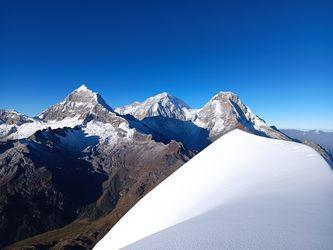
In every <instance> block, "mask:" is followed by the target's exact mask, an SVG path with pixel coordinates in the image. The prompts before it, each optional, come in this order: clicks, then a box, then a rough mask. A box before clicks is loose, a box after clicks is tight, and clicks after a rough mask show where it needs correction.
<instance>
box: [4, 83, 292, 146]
mask: <svg viewBox="0 0 333 250" xmlns="http://www.w3.org/2000/svg"><path fill="white" fill-rule="evenodd" d="M91 121H94V122H95V124H94V125H95V126H100V127H101V128H102V127H103V126H104V125H105V124H107V125H108V126H109V125H110V126H112V129H115V130H117V129H119V128H120V127H122V130H124V131H129V130H130V129H135V130H137V131H139V132H143V133H145V134H155V137H156V138H157V140H161V141H170V140H172V139H175V140H178V141H182V142H183V143H184V144H185V145H186V144H187V145H188V146H189V147H191V145H190V144H193V145H195V144H198V143H199V142H200V143H199V144H205V143H203V142H202V141H203V139H202V138H203V137H207V138H209V141H214V140H216V139H217V138H218V137H220V136H221V135H223V134H225V133H227V132H229V131H231V130H233V129H235V128H239V129H242V130H245V131H248V132H251V133H254V134H258V135H263V136H267V137H273V138H280V139H287V138H286V136H285V135H284V134H282V133H281V132H279V131H278V130H276V129H275V128H272V127H270V126H268V125H267V124H266V123H265V121H264V120H262V119H261V118H259V117H258V116H256V115H255V114H254V113H252V111H251V110H250V109H249V108H248V107H247V106H245V105H244V104H243V103H242V102H241V101H240V99H239V98H238V97H237V95H235V94H234V93H232V92H219V93H218V94H216V95H215V96H213V97H212V98H211V99H210V100H209V101H208V102H207V103H206V104H205V105H204V106H203V107H202V108H201V109H191V108H190V107H189V106H188V105H187V104H186V103H185V102H184V101H182V100H180V99H179V98H177V97H174V96H172V95H170V94H168V93H161V94H158V95H155V96H153V97H149V98H148V99H146V100H145V101H143V102H134V103H132V104H130V105H126V106H123V107H118V108H115V109H113V108H111V107H110V106H109V105H108V104H107V103H106V102H105V101H104V99H103V98H102V97H101V96H100V95H99V94H98V93H95V92H93V91H91V90H90V89H88V88H87V87H86V85H82V86H80V87H79V88H77V89H76V90H74V91H73V92H72V93H70V94H69V95H68V96H67V97H66V98H65V99H64V100H63V101H62V102H60V103H58V104H55V105H53V106H51V107H50V108H48V109H47V110H45V111H43V112H42V113H40V114H39V115H38V116H37V117H34V118H32V117H27V116H25V115H23V114H20V113H18V112H16V111H8V110H2V111H1V112H0V139H1V140H4V139H20V138H26V137H29V136H30V135H32V134H33V133H34V132H35V131H37V130H41V129H45V128H47V127H51V128H53V129H54V128H62V127H72V128H73V127H75V126H78V125H79V126H87V123H88V122H91ZM96 122H99V125H96ZM101 123H102V124H104V125H103V126H102V125H101ZM104 127H105V126H104ZM99 130H100V129H99ZM108 130H110V128H109V129H108ZM89 131H90V130H89ZM171 134H172V136H170V135H171ZM198 137H199V138H198ZM161 138H163V139H161ZM165 138H166V139H165ZM203 146H204V145H203ZM203 146H202V147H203Z"/></svg>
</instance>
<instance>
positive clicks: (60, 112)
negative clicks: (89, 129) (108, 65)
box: [38, 85, 112, 121]
mask: <svg viewBox="0 0 333 250" xmlns="http://www.w3.org/2000/svg"><path fill="white" fill-rule="evenodd" d="M96 107H99V108H102V109H106V110H108V111H112V108H111V107H110V106H109V105H108V104H106V102H105V101H104V99H103V98H102V97H101V96H100V95H99V94H98V93H96V92H93V91H92V90H90V89H88V88H87V86H86V85H81V86H80V87H79V88H77V89H75V90H74V91H73V92H72V93H70V94H69V95H68V96H67V97H66V98H65V99H64V100H63V101H62V102H60V103H58V104H55V105H53V106H51V107H50V108H48V109H47V110H45V111H43V112H42V113H41V114H40V115H39V116H38V117H39V118H40V119H43V120H47V121H50V120H57V121H59V120H63V119H65V118H69V117H70V118H73V117H78V119H84V118H85V116H86V115H87V114H88V113H90V112H92V111H93V110H94V109H95V108H96Z"/></svg>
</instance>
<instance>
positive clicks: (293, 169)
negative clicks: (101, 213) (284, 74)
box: [95, 130, 333, 250]
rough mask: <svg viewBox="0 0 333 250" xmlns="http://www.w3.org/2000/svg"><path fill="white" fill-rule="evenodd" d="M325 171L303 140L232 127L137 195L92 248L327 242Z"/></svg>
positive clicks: (321, 245)
mask: <svg viewBox="0 0 333 250" xmlns="http://www.w3.org/2000/svg"><path fill="white" fill-rule="evenodd" d="M332 207H333V173H332V170H331V169H330V167H329V166H328V164H327V163H326V162H325V160H324V159H323V158H322V157H321V156H320V155H319V154H318V153H317V152H315V151H314V150H313V149H312V148H310V147H308V146H305V145H303V144H298V143H294V142H290V141H282V140H276V139H268V138H264V137H259V136H255V135H252V134H248V133H246V132H243V131H240V130H234V131H232V132H230V133H228V134H226V135H224V136H223V137H221V138H220V139H218V140H217V141H215V142H214V143H213V144H211V145H210V146H208V147H207V148H206V149H204V150H203V151H202V152H201V153H199V154H198V155H197V156H195V157H194V158H193V159H192V160H190V161H189V162H188V163H186V164H185V165H184V166H182V167H181V168H180V169H178V170H177V171H176V172H175V173H173V174H172V175H171V176H169V177H168V178H167V179H166V180H165V181H163V182H162V183H161V184H160V185H158V186H157V187H156V188H155V189H153V190H152V191H151V192H150V193H148V194H147V195H146V196H145V197H144V198H143V199H141V200H140V201H139V202H138V203H137V204H136V205H135V206H134V207H133V208H132V209H131V210H130V211H129V212H128V213H127V214H126V215H125V216H124V217H123V218H122V219H121V220H120V221H119V222H118V223H117V224H116V225H115V226H114V227H113V228H112V229H111V230H110V232H109V233H108V234H107V235H106V236H105V237H104V238H103V239H102V240H101V241H100V242H99V243H98V244H97V245H96V246H95V249H97V250H101V249H103V250H104V249H110V250H111V249H120V248H125V249H332V246H333V209H332Z"/></svg>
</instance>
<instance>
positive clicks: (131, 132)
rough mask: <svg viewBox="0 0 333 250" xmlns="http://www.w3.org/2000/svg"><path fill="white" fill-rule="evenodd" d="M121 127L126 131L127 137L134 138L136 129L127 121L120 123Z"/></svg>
mask: <svg viewBox="0 0 333 250" xmlns="http://www.w3.org/2000/svg"><path fill="white" fill-rule="evenodd" d="M119 128H120V129H122V130H123V131H125V132H126V138H133V136H134V132H135V129H133V128H132V129H131V128H130V127H129V126H128V124H127V122H122V123H120V124H119Z"/></svg>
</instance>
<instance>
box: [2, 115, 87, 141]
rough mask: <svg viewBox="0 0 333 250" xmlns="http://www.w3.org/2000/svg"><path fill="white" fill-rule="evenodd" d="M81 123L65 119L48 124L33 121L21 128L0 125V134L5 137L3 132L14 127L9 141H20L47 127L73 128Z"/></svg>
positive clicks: (75, 118)
mask: <svg viewBox="0 0 333 250" xmlns="http://www.w3.org/2000/svg"><path fill="white" fill-rule="evenodd" d="M82 121H83V120H81V119H79V117H73V118H65V119H63V120H60V121H48V122H44V121H41V120H37V119H34V120H33V122H27V123H24V124H22V125H21V126H16V125H6V124H2V125H0V133H1V134H2V133H3V135H5V131H9V129H10V128H12V127H16V129H17V131H16V132H15V133H13V134H11V135H10V136H9V137H10V139H22V138H27V137H29V136H31V135H33V134H34V133H35V132H36V131H38V130H42V129H46V128H48V127H50V128H52V129H57V128H64V127H69V128H74V127H75V126H77V125H80V124H82Z"/></svg>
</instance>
